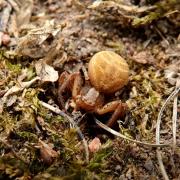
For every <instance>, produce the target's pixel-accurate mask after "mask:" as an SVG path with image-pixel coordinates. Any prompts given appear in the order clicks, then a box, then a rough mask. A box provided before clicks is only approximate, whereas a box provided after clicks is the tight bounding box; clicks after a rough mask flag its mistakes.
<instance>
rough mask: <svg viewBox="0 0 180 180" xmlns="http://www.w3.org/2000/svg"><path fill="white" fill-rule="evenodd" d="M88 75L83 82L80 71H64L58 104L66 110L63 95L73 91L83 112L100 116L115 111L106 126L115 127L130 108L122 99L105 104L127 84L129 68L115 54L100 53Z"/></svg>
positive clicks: (108, 52) (90, 67)
mask: <svg viewBox="0 0 180 180" xmlns="http://www.w3.org/2000/svg"><path fill="white" fill-rule="evenodd" d="M88 75H89V80H83V77H82V75H81V73H80V72H74V73H71V74H69V73H67V72H66V71H64V72H63V73H62V74H61V75H60V77H59V88H58V101H59V103H60V105H61V106H62V107H65V103H64V97H63V93H64V92H65V91H66V90H70V91H71V92H72V100H73V101H74V104H75V110H79V109H83V110H85V111H87V112H94V113H97V114H99V115H103V114H106V113H109V112H113V113H112V116H111V117H110V119H109V120H108V121H107V123H106V124H107V126H109V127H113V126H114V124H115V123H116V121H117V119H118V118H120V117H122V116H124V113H125V111H126V109H127V105H126V103H122V102H121V100H115V101H112V102H108V103H107V104H105V101H104V98H105V97H106V96H108V94H112V93H114V92H116V91H117V90H119V89H120V88H122V87H123V86H124V85H125V84H127V82H128V76H129V67H128V65H127V63H126V61H125V60H124V59H123V58H122V57H121V56H119V55H117V54H116V53H114V52H111V51H101V52H99V53H96V54H95V55H94V56H93V57H92V59H91V60H90V62H89V66H88Z"/></svg>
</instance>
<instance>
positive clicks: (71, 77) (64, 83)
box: [58, 71, 82, 108]
mask: <svg viewBox="0 0 180 180" xmlns="http://www.w3.org/2000/svg"><path fill="white" fill-rule="evenodd" d="M58 82H59V87H58V102H59V104H60V106H61V107H63V108H64V107H65V102H64V98H63V93H64V92H65V91H66V90H71V91H72V97H73V98H75V97H76V96H77V95H78V94H79V93H80V90H81V86H82V85H81V84H82V83H81V82H82V81H81V76H80V73H78V72H76V73H72V74H68V73H67V72H66V71H65V72H63V73H62V74H61V75H60V77H59V80H58Z"/></svg>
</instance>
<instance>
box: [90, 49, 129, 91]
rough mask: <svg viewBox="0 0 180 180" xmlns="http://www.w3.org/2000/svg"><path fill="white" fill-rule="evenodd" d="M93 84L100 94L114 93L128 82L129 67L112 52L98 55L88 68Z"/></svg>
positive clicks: (93, 58)
mask: <svg viewBox="0 0 180 180" xmlns="http://www.w3.org/2000/svg"><path fill="white" fill-rule="evenodd" d="M88 73H89V78H90V81H91V84H92V85H93V86H94V87H95V88H96V89H97V90H98V91H100V92H103V93H107V94H108V93H113V92H116V91H117V90H119V89H121V88H122V87H123V86H124V85H126V84H127V82H128V77H129V67H128V64H127V63H126V61H125V60H124V59H123V58H122V57H121V56H119V55H118V54H116V53H114V52H112V51H101V52H98V53H96V54H95V55H94V56H93V57H92V59H91V60H90V62H89V67H88Z"/></svg>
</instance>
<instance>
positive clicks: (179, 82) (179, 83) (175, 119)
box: [172, 80, 180, 151]
mask: <svg viewBox="0 0 180 180" xmlns="http://www.w3.org/2000/svg"><path fill="white" fill-rule="evenodd" d="M178 87H180V80H177V82H176V89H177V88H178ZM177 104H178V95H176V96H175V98H174V103H173V116H172V131H173V151H175V148H176V128H177Z"/></svg>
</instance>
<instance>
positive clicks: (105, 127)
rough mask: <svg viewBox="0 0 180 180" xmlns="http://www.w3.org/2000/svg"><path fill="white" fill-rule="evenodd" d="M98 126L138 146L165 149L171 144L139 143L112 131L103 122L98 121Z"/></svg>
mask: <svg viewBox="0 0 180 180" xmlns="http://www.w3.org/2000/svg"><path fill="white" fill-rule="evenodd" d="M96 124H97V125H99V126H100V127H101V128H103V129H105V130H106V131H108V132H110V133H111V134H113V135H115V136H118V137H120V138H123V139H125V140H128V141H131V142H134V143H137V144H140V145H147V146H151V147H165V146H169V144H151V143H147V142H141V141H138V140H134V139H131V138H129V137H127V136H125V135H123V134H121V133H119V132H117V131H115V130H113V129H111V128H110V127H108V126H106V125H105V124H103V123H102V122H100V121H98V120H97V119H96Z"/></svg>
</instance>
